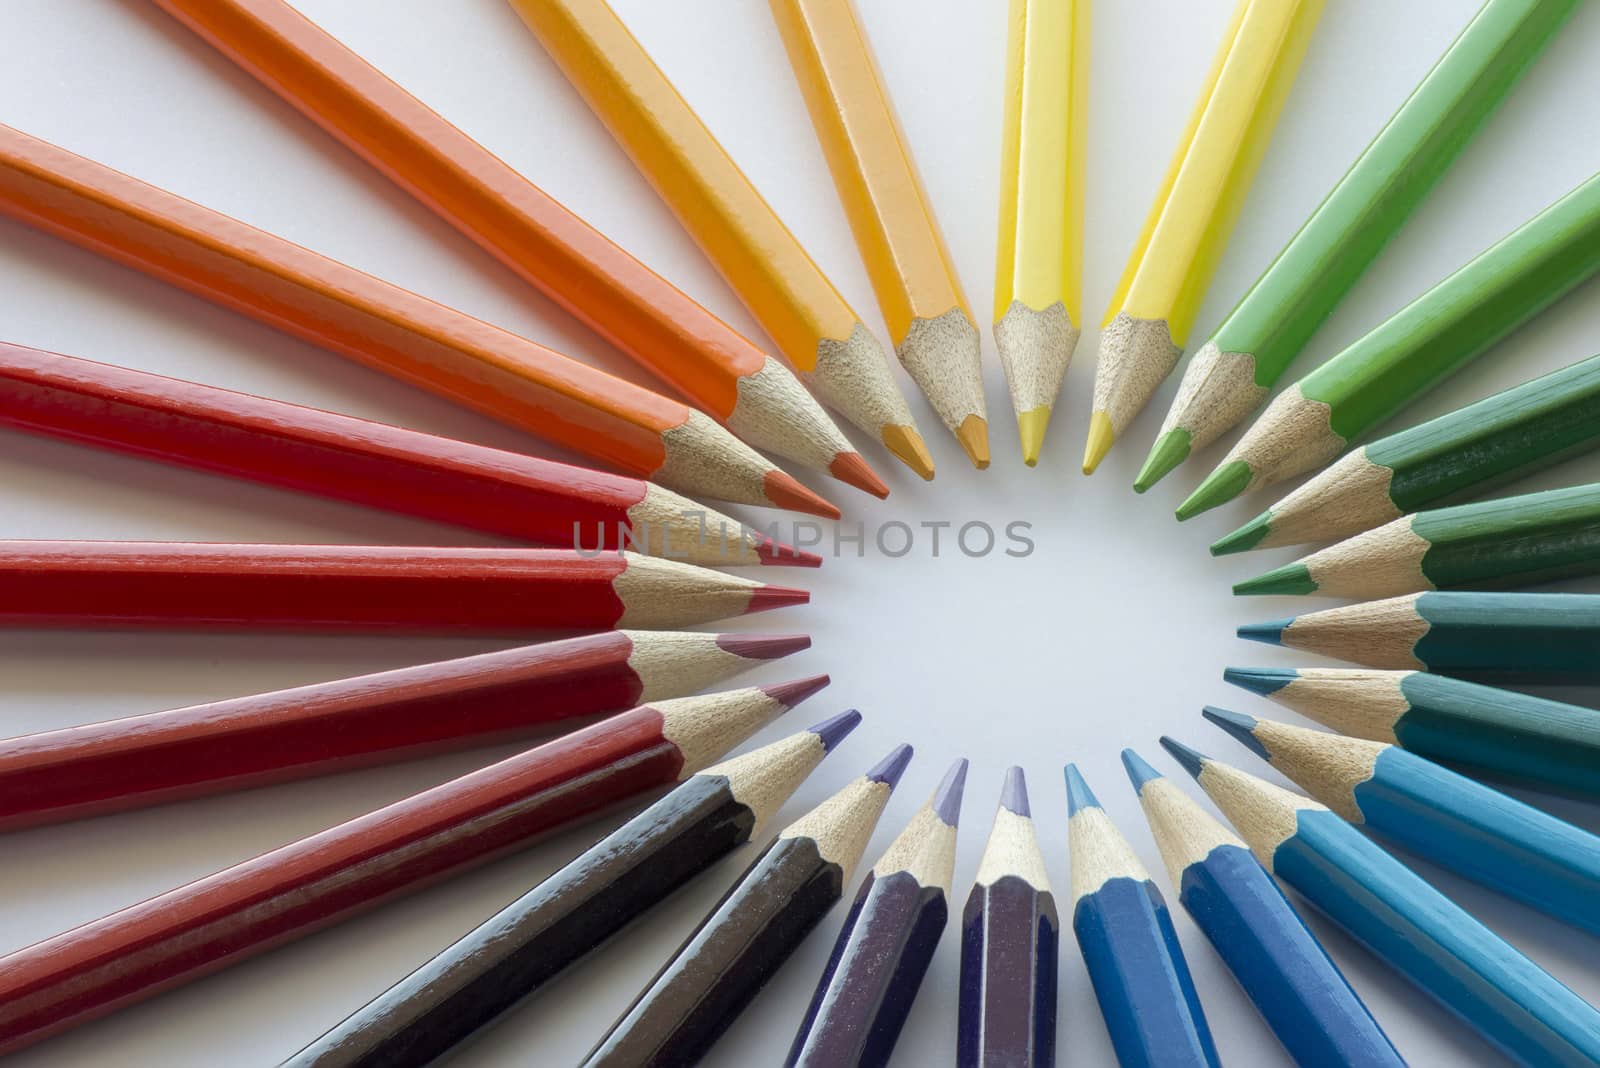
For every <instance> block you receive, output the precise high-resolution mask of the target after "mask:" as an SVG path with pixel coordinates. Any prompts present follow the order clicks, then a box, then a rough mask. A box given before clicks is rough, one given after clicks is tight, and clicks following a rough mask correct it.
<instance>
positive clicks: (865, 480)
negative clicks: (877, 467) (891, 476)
mask: <svg viewBox="0 0 1600 1068" xmlns="http://www.w3.org/2000/svg"><path fill="white" fill-rule="evenodd" d="M828 474H830V475H832V476H833V477H834V478H836V479H838V480H839V481H840V482H843V483H844V484H845V485H847V486H854V487H855V488H856V489H858V490H863V491H865V492H867V493H870V494H872V495H873V496H874V497H876V498H878V499H879V500H880V501H881V500H883V499H884V498H885V497H887V496H889V487H888V486H886V485H884V482H883V479H881V478H879V477H878V473H877V472H876V471H874V470H873V469H872V468H871V467H870V466H869V465H868V464H867V461H866V458H865V457H863V456H862V455H861V454H860V453H859V452H841V453H838V454H836V455H835V456H834V458H833V463H831V464H829V465H828Z"/></svg>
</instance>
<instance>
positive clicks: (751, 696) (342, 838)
mask: <svg viewBox="0 0 1600 1068" xmlns="http://www.w3.org/2000/svg"><path fill="white" fill-rule="evenodd" d="M826 683H827V678H826V677H825V676H819V677H818V678H814V679H805V680H802V681H799V682H792V683H785V684H782V685H779V686H768V687H763V688H759V689H758V688H750V689H744V690H730V691H727V692H724V693H719V694H711V695H709V696H706V697H683V698H677V699H675V700H671V701H660V702H657V703H656V704H654V705H642V706H640V707H639V708H636V709H633V710H632V711H629V712H623V713H621V714H620V715H616V716H612V717H611V718H609V719H606V720H602V721H601V722H599V723H596V724H595V725H593V726H591V727H586V728H584V729H583V730H579V731H574V732H573V733H571V734H568V735H566V736H564V737H561V738H558V739H556V740H554V741H552V742H548V743H546V744H544V745H541V746H539V747H537V748H535V749H529V750H527V751H526V752H523V753H520V754H518V755H516V756H513V757H511V758H509V759H507V760H502V761H500V762H499V763H497V764H491V765H489V766H488V767H486V768H483V769H481V770H478V771H475V772H472V773H470V774H468V775H463V776H462V777H460V778H458V779H452V780H451V781H449V782H446V783H443V784H442V785H439V786H436V787H434V788H433V789H431V790H425V791H423V792H422V793H419V794H414V795H412V796H411V797H408V798H404V799H402V800H400V801H396V802H395V803H394V804H392V805H388V806H387V807H384V808H380V809H378V810H376V811H375V812H370V813H368V814H367V815H365V816H358V817H356V818H355V819H353V820H349V821H347V822H345V823H341V824H339V825H338V826H336V827H332V828H330V829H328V830H326V831H323V832H322V833H320V834H315V835H312V836H311V837H309V838H302V839H300V840H299V841H296V842H291V843H289V844H288V845H285V846H281V847H279V848H278V849H275V850H273V851H272V852H269V853H264V854H262V855H261V856H259V857H256V858H255V859H253V860H247V861H243V862H242V863H239V864H235V865H234V866H232V867H230V868H225V869H224V870H222V871H220V872H217V873H216V874H214V875H209V876H207V877H205V878H203V879H199V880H196V881H195V882H192V883H189V884H187V885H185V886H180V887H178V888H177V889H175V890H170V891H168V892H167V893H165V894H161V895H159V896H157V897H153V898H150V899H149V900H148V901H145V902H142V903H141V904H138V905H133V906H130V907H128V908H125V909H123V910H121V911H120V912H114V913H112V914H111V915H109V916H106V917H103V918H101V919H98V920H94V921H92V922H90V923H86V924H84V925H82V926H80V927H76V928H74V929H73V930H70V931H67V932H66V933H64V934H60V935H57V936H55V937H54V938H48V939H46V940H44V941H43V942H37V943H35V944H33V945H31V946H28V947H27V948H25V949H19V950H17V951H16V952H14V953H11V954H8V955H7V956H5V957H0V1053H8V1052H11V1051H13V1050H17V1049H21V1048H22V1047H24V1046H27V1045H31V1044H33V1043H35V1042H38V1041H39V1040H41V1039H44V1038H47V1037H49V1036H51V1035H54V1034H58V1033H60V1032H62V1031H65V1030H67V1029H68V1028H71V1027H75V1026H77V1025H78V1024H81V1023H85V1022H87V1021H89V1020H92V1019H95V1018H97V1017H100V1016H104V1015H106V1014H107V1013H110V1012H113V1011H115V1010H116V1009H119V1008H123V1007H125V1006H127V1005H131V1004H133V1003H135V1002H138V1001H143V1000H144V999H146V998H149V997H152V996H154V995H155V994H158V993H160V992H162V991H164V990H169V989H172V988H173V987H176V986H180V985H182V984H184V983H187V982H190V981H192V980H195V979H199V978H201V977H202V976H205V975H208V974H211V973H213V972H216V971H219V970H221V969H223V968H226V967H228V966H230V965H233V964H236V963H238V962H240V961H242V960H245V959H246V958H249V957H253V956H255V955H256V954H258V953H261V952H264V951H266V950H268V949H271V948H273V947H275V946H278V945H282V944H283V943H285V942H288V941H291V940H293V939H295V938H299V937H301V936H303V935H307V934H311V933H312V932H314V931H317V930H320V929H322V928H325V927H329V926H332V925H333V924H335V923H339V922H340V921H342V920H345V919H347V918H349V917H351V916H354V915H356V914H358V913H361V912H364V911H366V910H368V909H370V908H372V907H374V906H376V905H379V904H381V903H383V902H385V901H388V900H392V899H394V898H395V897H397V896H399V895H400V894H403V893H407V892H410V891H413V890H418V889H421V888H422V887H424V886H427V885H429V884H431V883H434V882H437V881H439V880H441V879H444V878H446V877H448V876H450V875H454V874H456V873H457V872H460V871H463V870H465V869H467V868H469V867H472V866H474V865H477V864H481V863H484V862H486V861H488V860H491V859H493V858H495V857H497V856H501V855H504V854H506V853H508V852H511V851H513V850H515V849H519V848H522V847H524V846H526V845H528V844H529V843H530V842H531V841H533V840H534V839H535V838H536V837H537V836H539V835H543V834H546V833H548V832H551V831H553V830H555V829H557V828H560V827H565V826H570V825H571V824H573V823H575V822H576V821H578V820H581V819H585V818H589V817H593V816H596V815H599V814H600V813H602V812H605V811H606V810H608V809H611V808H614V807H616V806H617V805H620V804H624V803H627V802H632V801H637V800H638V799H640V798H641V797H643V796H645V795H648V794H649V793H651V792H653V791H657V790H660V789H662V788H664V787H667V786H670V785H671V784H673V783H675V782H679V781H681V780H683V779H685V778H687V777H688V776H690V775H693V774H694V773H695V772H697V771H699V770H700V769H701V768H704V767H705V766H707V765H709V764H711V763H713V762H714V761H716V760H717V759H719V758H720V757H721V756H722V755H723V754H724V753H726V752H727V751H728V750H730V749H732V748H733V747H734V746H736V745H738V744H739V743H740V742H741V741H743V740H744V739H745V738H748V737H749V736H750V735H751V734H753V733H754V732H755V731H756V730H758V729H759V728H760V727H762V726H763V725H765V724H766V723H768V722H770V721H771V720H772V719H774V718H775V717H776V716H778V715H780V714H781V713H783V712H785V711H787V710H788V709H789V708H790V707H792V706H793V705H795V704H797V703H799V702H800V701H801V700H804V699H805V698H806V697H807V696H809V695H810V694H812V693H814V692H816V691H817V690H818V689H820V688H821V687H822V686H824V685H826Z"/></svg>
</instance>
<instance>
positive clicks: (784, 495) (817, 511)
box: [762, 471, 844, 519]
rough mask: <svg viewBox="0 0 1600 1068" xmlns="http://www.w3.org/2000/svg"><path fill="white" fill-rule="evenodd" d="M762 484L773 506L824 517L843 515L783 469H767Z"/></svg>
mask: <svg viewBox="0 0 1600 1068" xmlns="http://www.w3.org/2000/svg"><path fill="white" fill-rule="evenodd" d="M762 485H763V487H764V488H765V489H766V491H767V500H769V501H771V502H772V506H773V507H774V508H782V509H785V510H787V511H790V512H804V513H805V514H806V515H819V516H821V517H822V518H824V519H838V518H840V517H842V516H843V515H844V513H843V512H841V511H839V509H838V508H837V507H835V506H834V505H832V504H830V503H828V502H827V501H826V500H824V499H823V498H822V497H819V496H817V494H815V493H813V492H812V491H811V490H809V489H807V488H806V487H805V486H802V485H801V484H800V483H799V482H798V481H796V480H795V478H794V476H793V475H791V474H788V473H787V472H785V471H768V472H767V474H766V477H765V478H764V479H763V480H762Z"/></svg>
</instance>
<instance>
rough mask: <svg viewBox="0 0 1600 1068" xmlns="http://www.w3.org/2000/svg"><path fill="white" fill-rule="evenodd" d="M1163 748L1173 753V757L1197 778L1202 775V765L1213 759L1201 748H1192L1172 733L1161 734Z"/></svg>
mask: <svg viewBox="0 0 1600 1068" xmlns="http://www.w3.org/2000/svg"><path fill="white" fill-rule="evenodd" d="M1161 748H1163V749H1165V750H1166V751H1167V752H1169V753H1171V754H1172V759H1173V760H1176V761H1177V762H1178V763H1179V764H1180V765H1182V767H1183V770H1184V771H1187V772H1188V773H1189V774H1190V775H1193V776H1194V777H1195V778H1197V779H1198V778H1199V777H1200V766H1201V765H1202V764H1204V763H1205V762H1206V761H1207V760H1210V759H1211V758H1210V757H1208V756H1206V755H1205V754H1204V753H1202V752H1200V750H1198V749H1191V748H1189V747H1188V746H1186V745H1184V744H1183V743H1182V742H1180V741H1178V740H1177V739H1176V738H1174V737H1172V735H1170V734H1163V735H1162V736H1161Z"/></svg>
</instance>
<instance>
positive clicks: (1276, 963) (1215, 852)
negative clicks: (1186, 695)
mask: <svg viewBox="0 0 1600 1068" xmlns="http://www.w3.org/2000/svg"><path fill="white" fill-rule="evenodd" d="M1122 764H1123V766H1124V767H1125V768H1127V770H1128V778H1129V779H1131V780H1132V781H1133V788H1134V791H1135V792H1136V793H1137V794H1138V795H1139V804H1140V805H1141V806H1142V807H1143V808H1144V814H1145V819H1147V820H1148V821H1149V822H1150V833H1151V835H1152V836H1153V837H1154V838H1155V840H1156V845H1157V846H1158V847H1160V849H1161V859H1162V860H1164V861H1165V862H1166V865H1167V874H1168V875H1169V876H1170V877H1171V878H1172V885H1173V887H1174V888H1176V890H1177V891H1178V901H1179V902H1180V903H1181V904H1182V905H1183V907H1184V908H1185V909H1186V910H1188V913H1189V916H1190V918H1191V919H1193V920H1194V922H1195V926H1197V927H1199V928H1200V931H1201V933H1203V934H1204V935H1205V936H1206V938H1208V939H1210V941H1211V945H1212V947H1213V948H1214V949H1215V950H1216V951H1217V955H1218V956H1220V957H1221V958H1222V962H1223V963H1224V964H1226V965H1227V966H1228V969H1229V970H1230V971H1231V972H1233V976H1234V978H1235V979H1237V980H1238V981H1239V985H1240V986H1241V987H1243V988H1244V992H1245V993H1246V994H1247V995H1249V998H1250V1000H1251V1001H1252V1002H1254V1003H1255V1006H1256V1008H1257V1009H1258V1010H1259V1011H1260V1012H1261V1016H1262V1018H1263V1019H1264V1020H1266V1022H1267V1026H1269V1027H1271V1028H1272V1033H1273V1034H1275V1035H1277V1036H1278V1041H1279V1042H1281V1043H1283V1048H1284V1049H1285V1050H1286V1051H1287V1052H1288V1054H1289V1056H1291V1057H1293V1058H1294V1061H1295V1063H1296V1064H1299V1065H1302V1066H1305V1068H1310V1066H1312V1065H1318V1066H1321V1065H1330V1066H1331V1065H1348V1064H1356V1065H1362V1066H1363V1068H1404V1065H1405V1061H1404V1060H1402V1059H1401V1057H1400V1054H1399V1053H1397V1052H1395V1048H1394V1046H1393V1045H1391V1044H1390V1042H1389V1037H1388V1036H1387V1035H1385V1034H1384V1033H1383V1029H1382V1028H1381V1027H1379V1026H1378V1022H1377V1021H1376V1020H1374V1019H1373V1018H1372V1013H1370V1012H1369V1011H1367V1007H1366V1005H1365V1004H1363V1003H1362V1001H1361V998H1360V997H1359V996H1358V995H1357V994H1356V992H1355V991H1354V990H1352V989H1351V987H1350V984H1349V982H1348V981H1346V980H1345V977H1344V975H1343V973H1341V972H1340V971H1339V968H1338V966H1337V965H1335V964H1334V963H1333V961H1332V960H1331V959H1330V958H1329V957H1328V954H1327V951H1325V950H1324V949H1323V948H1322V943H1320V942H1318V941H1317V937H1316V935H1314V934H1312V933H1311V931H1310V929H1309V928H1307V927H1306V925H1305V921H1303V920H1302V919H1301V918H1300V914H1299V913H1298V912H1296V911H1295V910H1294V906H1293V905H1291V904H1289V899H1288V898H1286V897H1284V896H1283V891H1282V890H1279V889H1278V884H1277V883H1276V882H1274V881H1273V879H1272V876H1270V875H1268V874H1267V870H1266V869H1265V868H1263V867H1262V866H1261V864H1260V863H1259V862H1258V861H1257V860H1256V858H1255V857H1253V856H1251V855H1250V850H1249V847H1247V846H1246V845H1245V844H1244V843H1243V842H1241V841H1240V840H1239V839H1238V838H1237V837H1235V836H1234V834H1233V833H1232V832H1231V831H1229V830H1228V829H1227V828H1226V827H1224V826H1223V825H1222V824H1220V823H1218V822H1217V821H1216V820H1214V819H1212V818H1211V816H1210V815H1208V814H1207V813H1206V811H1205V810H1204V809H1202V808H1201V807H1200V806H1199V805H1198V804H1196V803H1195V802H1194V801H1193V800H1191V799H1190V797H1189V795H1187V794H1185V793H1184V792H1183V791H1182V790H1179V789H1178V788H1177V787H1176V786H1174V785H1173V784H1172V783H1171V781H1169V780H1168V779H1166V778H1165V777H1164V776H1162V774H1161V773H1160V772H1158V771H1156V769H1155V768H1152V767H1151V766H1150V765H1149V764H1147V763H1145V762H1144V761H1143V760H1142V759H1140V757H1139V754H1137V753H1135V752H1134V751H1133V750H1132V749H1124V750H1123V751H1122Z"/></svg>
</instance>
